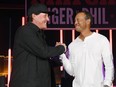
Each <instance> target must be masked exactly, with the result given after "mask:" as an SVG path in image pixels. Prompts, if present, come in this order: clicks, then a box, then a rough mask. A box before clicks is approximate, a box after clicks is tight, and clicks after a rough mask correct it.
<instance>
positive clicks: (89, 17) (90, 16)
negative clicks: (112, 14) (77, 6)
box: [77, 11, 93, 25]
mask: <svg viewBox="0 0 116 87" xmlns="http://www.w3.org/2000/svg"><path fill="white" fill-rule="evenodd" d="M79 13H84V14H85V15H86V17H85V19H86V20H87V19H90V21H91V22H90V24H91V25H92V22H93V17H92V15H91V13H90V12H88V11H79V12H77V14H79Z"/></svg>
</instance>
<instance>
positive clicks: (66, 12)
mask: <svg viewBox="0 0 116 87" xmlns="http://www.w3.org/2000/svg"><path fill="white" fill-rule="evenodd" d="M48 10H49V11H52V12H55V15H52V16H50V21H49V23H48V24H73V17H72V16H73V14H74V13H73V9H72V8H52V9H51V8H48Z"/></svg>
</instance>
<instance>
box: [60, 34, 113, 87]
mask: <svg viewBox="0 0 116 87" xmlns="http://www.w3.org/2000/svg"><path fill="white" fill-rule="evenodd" d="M68 49H69V58H68V59H67V58H66V55H65V54H62V55H60V59H61V60H62V63H63V66H64V68H65V70H66V71H67V73H68V74H70V75H72V76H74V80H73V84H72V85H73V87H103V86H104V85H108V86H111V85H112V81H113V76H114V75H113V74H114V66H113V56H112V51H111V49H110V44H109V41H108V39H107V38H106V37H105V36H103V35H101V34H98V33H95V32H93V34H92V35H90V36H87V37H86V38H85V39H84V41H82V40H81V39H80V38H79V37H77V38H76V39H75V40H74V41H73V42H72V43H70V44H69V46H68ZM103 63H104V66H105V77H104V74H103Z"/></svg>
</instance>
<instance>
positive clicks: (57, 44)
mask: <svg viewBox="0 0 116 87" xmlns="http://www.w3.org/2000/svg"><path fill="white" fill-rule="evenodd" d="M59 45H63V46H64V48H65V52H66V44H65V43H61V42H56V45H55V46H59Z"/></svg>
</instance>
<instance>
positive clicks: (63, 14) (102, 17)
mask: <svg viewBox="0 0 116 87" xmlns="http://www.w3.org/2000/svg"><path fill="white" fill-rule="evenodd" d="M48 10H49V11H52V12H54V13H55V14H54V15H51V16H50V21H49V22H48V24H59V25H60V24H61V25H65V24H71V25H73V24H74V18H73V16H74V14H75V13H76V11H78V10H80V11H81V10H82V11H84V10H86V11H89V12H90V13H91V14H92V16H93V24H99V25H101V24H105V25H107V24H109V22H108V20H107V19H106V8H103V7H102V8H100V7H99V8H96V7H94V8H92V7H91V8H78V7H77V9H74V8H48Z"/></svg>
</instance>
